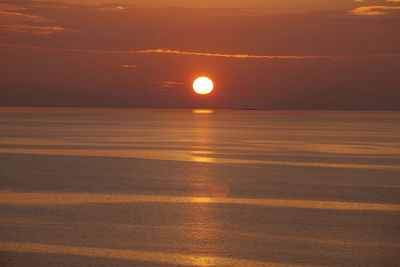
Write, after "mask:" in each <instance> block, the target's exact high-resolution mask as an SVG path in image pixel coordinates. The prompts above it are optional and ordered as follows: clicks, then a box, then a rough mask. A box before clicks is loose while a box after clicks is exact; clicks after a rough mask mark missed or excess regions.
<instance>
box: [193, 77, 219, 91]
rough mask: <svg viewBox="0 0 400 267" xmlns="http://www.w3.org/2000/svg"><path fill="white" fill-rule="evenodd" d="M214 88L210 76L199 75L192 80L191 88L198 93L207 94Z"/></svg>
mask: <svg viewBox="0 0 400 267" xmlns="http://www.w3.org/2000/svg"><path fill="white" fill-rule="evenodd" d="M213 89H214V84H213V82H212V81H211V79H210V78H207V77H204V76H203V77H199V78H197V79H196V80H195V81H194V82H193V90H194V91H195V92H196V93H197V94H199V95H208V94H209V93H211V91H212V90H213Z"/></svg>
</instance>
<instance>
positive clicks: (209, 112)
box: [192, 109, 214, 114]
mask: <svg viewBox="0 0 400 267" xmlns="http://www.w3.org/2000/svg"><path fill="white" fill-rule="evenodd" d="M192 113H194V114H212V113H214V110H212V109H193V110H192Z"/></svg>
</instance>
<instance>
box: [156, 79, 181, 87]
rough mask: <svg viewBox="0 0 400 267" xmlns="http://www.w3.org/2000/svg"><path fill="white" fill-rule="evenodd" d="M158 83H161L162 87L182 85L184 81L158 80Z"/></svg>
mask: <svg viewBox="0 0 400 267" xmlns="http://www.w3.org/2000/svg"><path fill="white" fill-rule="evenodd" d="M158 84H160V85H161V87H162V88H171V87H175V86H178V85H182V84H183V83H182V82H175V81H163V82H158Z"/></svg>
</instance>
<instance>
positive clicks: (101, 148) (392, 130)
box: [0, 108, 400, 266]
mask: <svg viewBox="0 0 400 267" xmlns="http://www.w3.org/2000/svg"><path fill="white" fill-rule="evenodd" d="M0 265H1V266H181V265H187V266H294V265H299V266H326V265H335V266H399V265H400V112H344V111H330V112H329V111H240V110H237V111H235V110H214V111H212V110H167V109H165V110H161V109H160V110H157V109H152V110H144V109H143V110H141V109H125V110H122V109H50V108H49V109H45V108H42V109H33V108H31V109H30V108H24V109H15V108H0Z"/></svg>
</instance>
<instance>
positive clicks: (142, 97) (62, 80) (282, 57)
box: [0, 0, 400, 109]
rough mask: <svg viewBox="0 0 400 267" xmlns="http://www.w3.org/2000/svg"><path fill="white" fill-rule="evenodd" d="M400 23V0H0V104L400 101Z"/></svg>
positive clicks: (399, 105)
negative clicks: (204, 91)
mask: <svg viewBox="0 0 400 267" xmlns="http://www.w3.org/2000/svg"><path fill="white" fill-rule="evenodd" d="M399 28H400V1H395V0H363V1H361V0H358V1H353V0H336V1H331V0H301V1H300V0H298V1H296V0H294V1H293V0H290V1H289V0H270V1H268V0H247V1H245V0H230V1H227V0H220V1H215V0H213V1H211V0H210V1H208V0H201V1H200V0H185V1H184V0H165V1H164V0H163V1H161V0H146V1H145V0H136V1H135V0H125V1H119V2H118V3H116V1H111V0H87V1H77V0H65V1H61V0H60V1H58V0H57V1H0V58H1V60H0V70H1V72H0V80H1V86H0V105H6V106H13V105H17V106H18V105H28V106H107V107H188V108H191V107H214V108H294V109H296V108H313V109H321V108H322V109H400V101H398V99H400V90H399V88H400V78H399V75H398V70H399V69H400V35H399V34H398V32H399V30H398V29H399ZM201 75H209V76H210V77H211V78H213V80H214V83H215V91H214V93H213V94H212V95H210V96H206V97H199V96H196V95H194V94H193V92H192V90H191V83H192V81H193V79H194V78H195V77H196V76H201Z"/></svg>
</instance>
